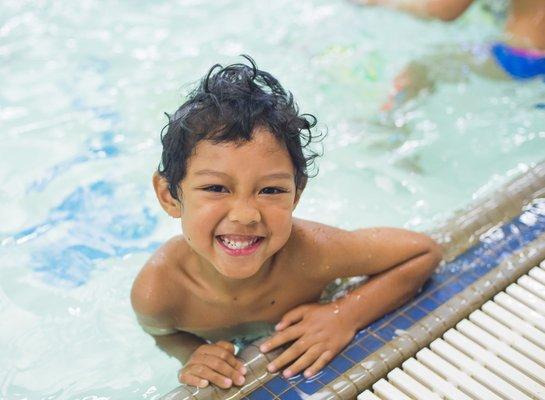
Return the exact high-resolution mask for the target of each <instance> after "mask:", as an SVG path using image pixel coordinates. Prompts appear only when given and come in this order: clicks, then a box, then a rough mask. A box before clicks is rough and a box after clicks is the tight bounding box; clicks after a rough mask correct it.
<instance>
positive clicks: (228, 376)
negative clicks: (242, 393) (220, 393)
mask: <svg viewBox="0 0 545 400" xmlns="http://www.w3.org/2000/svg"><path fill="white" fill-rule="evenodd" d="M245 374H246V367H245V366H244V365H243V364H242V362H241V361H240V360H239V359H237V358H236V357H235V347H234V346H233V344H231V343H229V342H224V341H219V342H217V343H215V344H203V345H202V346H199V347H198V348H197V350H195V351H194V352H193V354H191V357H190V358H189V360H188V361H187V363H186V364H185V365H184V367H183V368H182V369H181V370H180V374H179V380H180V382H181V383H185V384H187V385H191V386H197V387H200V388H204V387H206V386H208V384H210V383H213V384H214V385H217V386H219V387H220V388H222V389H228V388H230V387H231V386H232V385H233V383H234V384H235V385H237V386H242V385H243V384H244V382H245V379H244V375H245Z"/></svg>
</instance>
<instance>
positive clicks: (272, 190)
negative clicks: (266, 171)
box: [261, 187, 286, 194]
mask: <svg viewBox="0 0 545 400" xmlns="http://www.w3.org/2000/svg"><path fill="white" fill-rule="evenodd" d="M261 193H263V194H280V193H286V190H284V189H281V188H277V187H266V188H264V189H261Z"/></svg>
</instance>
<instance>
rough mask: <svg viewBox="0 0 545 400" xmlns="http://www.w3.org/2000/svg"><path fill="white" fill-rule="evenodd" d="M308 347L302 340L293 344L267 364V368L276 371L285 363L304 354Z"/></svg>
mask: <svg viewBox="0 0 545 400" xmlns="http://www.w3.org/2000/svg"><path fill="white" fill-rule="evenodd" d="M306 350H307V349H306V348H305V347H304V344H302V343H301V341H300V340H299V341H297V342H295V343H294V344H292V345H291V346H290V347H289V348H288V349H287V350H286V351H284V352H283V353H282V354H280V355H279V356H278V357H277V358H276V359H275V360H274V361H272V362H271V363H269V365H267V370H269V372H276V371H278V370H279V369H280V368H282V367H283V366H284V365H287V364H289V363H291V362H292V361H293V360H295V359H296V358H297V357H299V356H300V355H301V354H303V353H304V352H305V351H306Z"/></svg>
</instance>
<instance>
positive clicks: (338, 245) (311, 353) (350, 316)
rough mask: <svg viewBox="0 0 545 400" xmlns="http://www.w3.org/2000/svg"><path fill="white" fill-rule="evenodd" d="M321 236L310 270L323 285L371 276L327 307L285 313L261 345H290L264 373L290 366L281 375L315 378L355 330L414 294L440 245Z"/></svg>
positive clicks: (381, 231)
mask: <svg viewBox="0 0 545 400" xmlns="http://www.w3.org/2000/svg"><path fill="white" fill-rule="evenodd" d="M326 232H327V233H326V234H325V237H323V238H321V239H320V241H319V242H320V243H323V245H322V246H321V247H322V248H321V249H320V254H321V256H322V258H323V260H324V261H323V263H322V265H321V266H320V268H319V269H318V270H316V271H314V272H315V275H316V276H319V277H321V278H326V279H327V280H328V281H332V280H333V279H335V278H338V277H349V276H358V275H373V277H372V278H371V279H369V280H368V281H367V282H365V283H364V284H363V285H362V286H360V287H359V288H357V289H355V290H354V291H352V292H350V293H349V294H348V295H346V296H345V297H343V298H341V299H339V300H336V301H334V302H332V303H329V304H317V303H314V304H305V305H302V306H299V307H296V308H295V309H293V310H291V311H289V312H288V313H286V314H285V316H284V317H283V318H282V320H281V321H280V322H279V324H278V325H277V327H276V329H277V333H276V334H275V335H274V336H273V338H271V339H270V340H268V341H267V342H265V343H264V344H263V345H262V346H261V350H262V351H264V352H266V351H269V350H272V349H274V348H276V347H278V346H280V345H283V344H286V343H289V342H292V341H293V342H294V343H293V344H292V345H291V346H290V347H289V348H288V349H287V350H286V351H284V352H283V353H282V354H281V355H280V356H279V357H278V358H277V359H276V360H274V361H273V362H272V363H271V364H269V371H276V370H278V369H280V368H282V367H284V366H286V365H288V364H290V363H293V364H292V365H291V366H290V367H289V368H287V369H286V370H284V376H285V377H290V376H293V375H295V374H297V373H299V372H300V371H303V370H305V376H306V377H310V376H313V375H314V374H316V373H317V372H318V371H319V370H321V369H322V368H323V367H324V366H325V365H326V364H327V363H328V362H329V361H331V359H333V358H334V357H335V356H336V355H337V354H338V353H339V352H340V351H341V350H342V349H343V348H344V347H345V346H346V345H347V344H348V343H349V342H350V341H351V340H352V338H353V336H354V334H355V333H356V332H357V331H358V330H359V329H360V328H363V327H364V326H367V325H368V324H370V323H371V322H373V321H374V320H375V319H377V318H379V317H380V316H382V315H384V314H386V313H388V312H390V311H392V310H394V309H396V308H397V307H399V306H400V305H402V304H403V303H405V302H406V301H407V300H409V299H410V298H411V297H412V296H414V295H415V294H416V293H417V291H418V290H419V289H420V288H421V287H422V285H423V284H424V282H425V281H426V279H427V278H428V277H429V275H430V274H431V273H432V272H433V270H434V269H435V267H436V266H437V264H438V263H439V261H440V260H441V250H440V248H439V246H438V245H437V244H436V243H435V242H434V241H433V240H432V239H430V238H429V237H427V236H425V235H422V234H419V233H416V232H410V231H406V230H403V229H392V228H375V229H362V230H358V231H354V232H348V231H343V230H340V229H335V228H327V230H326ZM310 278H311V277H310Z"/></svg>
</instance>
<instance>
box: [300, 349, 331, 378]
mask: <svg viewBox="0 0 545 400" xmlns="http://www.w3.org/2000/svg"><path fill="white" fill-rule="evenodd" d="M332 359H333V353H332V352H331V351H329V350H327V351H325V352H323V353H322V354H321V355H320V357H318V359H317V360H316V361H314V363H313V364H312V365H311V366H310V367H308V368H307V369H306V371H305V378H311V377H313V376H314V375H316V374H317V373H318V372H320V371H321V370H322V369H323V368H324V367H325V366H326V364H327V363H328V362H330V361H331V360H332Z"/></svg>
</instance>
